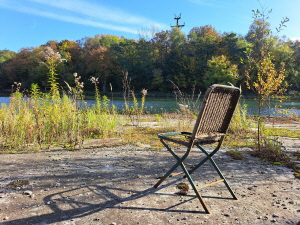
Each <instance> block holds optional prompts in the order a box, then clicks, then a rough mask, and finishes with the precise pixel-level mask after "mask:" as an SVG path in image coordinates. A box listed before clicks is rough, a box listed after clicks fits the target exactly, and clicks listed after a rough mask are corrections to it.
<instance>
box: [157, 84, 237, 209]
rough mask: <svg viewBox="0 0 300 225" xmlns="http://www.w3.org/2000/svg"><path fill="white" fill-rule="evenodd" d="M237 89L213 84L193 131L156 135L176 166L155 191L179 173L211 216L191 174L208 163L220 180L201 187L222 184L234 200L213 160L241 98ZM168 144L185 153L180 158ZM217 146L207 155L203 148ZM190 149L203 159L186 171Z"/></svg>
mask: <svg viewBox="0 0 300 225" xmlns="http://www.w3.org/2000/svg"><path fill="white" fill-rule="evenodd" d="M240 94H241V92H240V89H239V88H236V87H232V86H225V85H218V84H214V85H212V86H211V87H209V88H208V90H207V91H206V93H205V96H204V100H203V103H202V105H201V109H200V112H199V115H198V118H197V121H196V124H195V127H194V130H193V133H190V132H168V133H161V134H158V137H159V138H160V141H161V142H162V144H163V145H164V146H165V147H166V148H167V150H168V151H169V152H170V153H171V154H172V155H173V156H174V158H175V159H176V160H177V162H176V164H175V165H174V166H173V167H172V168H171V169H170V170H169V171H168V172H167V173H166V174H165V175H164V176H163V177H162V178H161V179H160V180H159V181H158V182H157V183H156V184H155V185H154V187H155V188H157V187H158V186H159V185H160V184H161V183H162V182H163V181H164V180H165V179H166V178H167V177H169V176H177V175H180V174H185V176H184V177H185V178H187V179H188V180H189V183H190V184H191V186H192V188H193V190H194V192H195V193H196V196H197V197H198V199H199V201H200V203H201V205H202V206H203V208H204V210H205V212H206V213H210V212H209V209H208V207H207V205H206V204H205V202H204V201H203V198H202V197H201V195H200V194H199V192H198V190H197V188H196V186H195V184H194V181H193V179H192V177H191V174H192V173H193V172H194V171H195V170H197V169H198V168H200V167H201V166H202V165H203V164H204V163H205V162H207V161H210V163H211V164H212V165H213V167H214V169H215V170H216V171H217V173H218V175H219V176H220V178H221V180H218V181H215V182H212V183H210V184H206V185H204V186H203V187H202V188H204V187H208V186H211V185H214V184H217V183H220V182H224V184H225V186H226V187H227V189H228V191H229V192H230V194H231V195H232V197H233V198H234V199H237V198H236V196H235V194H234V192H233V191H232V190H231V188H230V186H229V184H228V183H227V181H226V179H225V177H224V176H223V174H222V173H221V171H220V169H219V168H218V166H217V164H216V163H215V161H214V160H213V158H212V157H213V156H214V154H215V153H216V152H217V151H218V150H219V149H220V147H221V145H222V142H223V140H224V137H225V134H226V132H227V129H228V126H229V123H230V120H231V118H232V116H233V113H234V110H235V108H236V105H237V103H238V100H239V97H240ZM167 142H173V143H176V144H179V145H183V146H185V147H187V150H186V152H185V153H184V154H183V156H181V157H179V156H178V155H177V154H176V153H175V152H174V151H173V150H172V149H171V147H169V146H168V144H167ZM213 143H216V144H217V145H216V147H215V149H214V150H212V151H210V152H207V151H206V150H205V149H204V148H203V147H202V145H205V144H213ZM193 146H196V147H197V148H199V149H200V150H201V151H202V152H203V153H204V154H205V157H203V158H202V160H201V161H200V163H199V164H197V165H195V167H193V168H192V169H191V170H187V168H186V166H185V164H184V160H185V159H187V157H188V156H189V153H190V151H191V149H192V147H193ZM179 166H180V167H181V168H182V170H183V172H180V173H176V174H172V172H173V171H174V170H175V169H176V168H177V167H179Z"/></svg>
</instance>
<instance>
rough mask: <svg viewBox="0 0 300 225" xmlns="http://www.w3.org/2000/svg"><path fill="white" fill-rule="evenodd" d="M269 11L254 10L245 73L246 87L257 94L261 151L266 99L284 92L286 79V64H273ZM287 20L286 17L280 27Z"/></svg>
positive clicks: (258, 140)
mask: <svg viewBox="0 0 300 225" xmlns="http://www.w3.org/2000/svg"><path fill="white" fill-rule="evenodd" d="M270 13H271V10H269V11H268V12H267V13H266V9H265V8H264V7H261V11H259V10H256V11H254V10H253V18H254V21H253V23H252V25H251V26H250V31H249V33H248V35H247V37H248V40H249V41H250V43H251V44H252V47H251V48H248V49H247V51H246V53H247V61H246V64H247V69H246V71H245V76H246V85H247V87H248V88H249V89H252V90H253V91H254V92H255V93H257V98H258V132H257V144H258V150H261V138H262V130H261V109H262V105H263V102H264V100H266V99H269V98H270V96H271V95H276V94H279V93H282V92H283V91H284V90H285V87H284V86H283V81H284V79H285V64H284V63H283V62H282V63H280V67H279V68H276V67H275V64H274V62H273V61H274V57H273V55H272V52H271V43H272V40H273V38H272V32H271V30H270V24H269V23H268V22H267V19H268V15H269V14H270ZM287 21H288V19H287V18H284V20H283V21H281V25H280V27H282V26H285V25H284V24H285V23H286V22H287Z"/></svg>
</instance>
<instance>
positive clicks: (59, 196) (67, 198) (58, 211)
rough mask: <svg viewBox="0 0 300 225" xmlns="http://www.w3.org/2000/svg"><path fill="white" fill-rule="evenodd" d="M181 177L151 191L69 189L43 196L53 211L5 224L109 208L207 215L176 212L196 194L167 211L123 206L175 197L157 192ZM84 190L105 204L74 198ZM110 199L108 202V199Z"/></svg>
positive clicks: (67, 217) (65, 217)
mask: <svg viewBox="0 0 300 225" xmlns="http://www.w3.org/2000/svg"><path fill="white" fill-rule="evenodd" d="M181 179H182V178H178V179H176V180H174V181H172V182H169V183H167V184H165V185H162V186H160V187H158V188H154V187H151V188H148V189H146V190H142V191H136V190H130V189H123V188H117V187H110V186H100V185H87V186H82V187H80V188H74V189H70V190H66V191H63V192H57V193H54V194H51V195H48V196H46V197H44V199H43V201H44V204H45V205H47V206H48V207H49V208H50V209H51V211H52V212H51V213H48V214H43V215H38V216H32V217H28V218H22V219H16V220H12V221H6V222H3V223H2V224H3V225H13V224H34V223H46V224H48V223H56V222H62V221H65V220H70V219H76V218H81V217H85V216H88V215H91V214H94V213H97V212H101V211H102V210H105V209H108V208H116V209H124V210H128V209H130V210H146V211H157V212H177V213H178V212H181V213H199V214H206V213H205V211H204V210H202V211H201V206H199V209H200V211H191V210H181V209H174V208H176V207H177V206H179V205H182V204H185V203H187V202H189V201H191V200H193V199H197V197H196V196H195V195H186V197H188V199H186V200H183V201H180V202H179V203H177V204H175V205H172V206H170V207H167V208H155V207H153V208H151V207H136V206H130V205H129V206H123V205H122V204H124V203H126V202H127V203H128V202H129V201H133V200H136V199H141V198H143V197H146V196H148V195H158V196H163V195H169V196H174V195H175V194H168V193H157V192H158V191H159V190H161V189H164V188H166V187H167V186H171V185H174V184H176V183H177V182H178V180H181ZM83 191H85V193H88V192H89V193H91V194H94V196H97V198H96V197H95V198H94V199H93V201H95V200H96V199H97V200H99V201H101V200H102V201H103V200H104V202H102V203H97V204H94V203H91V202H89V201H86V200H85V201H84V200H78V199H75V197H78V194H74V193H79V192H80V193H81V196H83V195H84V194H83ZM114 192H123V193H129V192H130V193H133V194H132V195H130V196H128V197H120V196H119V195H116V194H114ZM107 196H109V199H107ZM205 198H219V199H227V198H222V197H213V196H205ZM62 204H64V207H63V208H65V206H66V205H67V206H68V208H69V209H63V208H62V207H60V206H61V205H62Z"/></svg>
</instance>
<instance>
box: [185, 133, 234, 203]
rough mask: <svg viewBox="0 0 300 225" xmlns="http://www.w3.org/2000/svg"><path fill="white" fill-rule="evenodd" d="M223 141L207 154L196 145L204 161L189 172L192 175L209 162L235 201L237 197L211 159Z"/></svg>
mask: <svg viewBox="0 0 300 225" xmlns="http://www.w3.org/2000/svg"><path fill="white" fill-rule="evenodd" d="M222 141H223V139H222V140H221V141H220V143H219V144H218V146H217V147H216V148H215V149H214V150H213V151H212V152H211V153H208V152H207V151H206V150H205V149H204V148H202V147H201V146H200V145H198V144H197V145H196V146H197V147H198V148H199V149H200V150H201V151H202V152H203V153H204V154H205V155H206V157H205V158H204V159H202V161H201V162H200V163H199V164H197V165H196V166H195V167H194V168H193V169H192V170H190V171H189V172H190V174H191V173H193V172H194V171H195V170H196V169H198V168H199V167H201V166H202V165H203V164H204V163H205V162H206V161H207V160H209V161H210V162H211V164H212V165H213V167H214V168H215V170H216V171H217V173H218V174H219V176H220V177H221V179H223V182H224V184H225V186H226V188H227V189H228V191H229V192H230V194H231V196H232V197H233V198H234V199H236V200H237V197H236V195H235V193H234V192H233V190H232V189H231V187H230V186H229V184H228V182H227V180H226V178H225V177H224V175H223V174H222V172H221V170H220V169H219V167H218V166H217V164H216V163H215V161H214V159H213V158H212V157H213V155H214V154H215V153H216V152H217V151H218V150H219V149H220V146H221V144H222Z"/></svg>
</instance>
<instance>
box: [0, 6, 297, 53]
mask: <svg viewBox="0 0 300 225" xmlns="http://www.w3.org/2000/svg"><path fill="white" fill-rule="evenodd" d="M261 3H262V4H263V5H264V6H266V7H267V8H268V9H272V10H273V11H272V13H271V15H270V20H269V22H270V23H271V26H272V28H274V30H275V27H276V26H278V24H279V22H280V20H281V19H282V18H283V17H285V16H287V17H288V18H289V19H290V21H289V22H288V24H287V28H286V29H284V30H283V31H282V32H281V33H280V35H285V36H287V37H288V38H290V39H300V16H299V9H300V0H262V1H261ZM259 8H260V6H259V2H258V1H257V0H106V1H104V0H0V25H1V35H0V50H3V49H8V50H12V51H19V50H20V48H23V47H36V46H39V45H42V44H45V43H46V42H47V41H49V40H57V41H61V40H64V39H68V40H78V39H81V38H83V37H91V36H94V35H95V34H112V35H117V36H125V37H126V38H132V39H138V37H139V34H143V35H144V34H145V33H146V31H150V30H151V29H152V30H153V27H154V29H155V30H158V31H160V30H167V29H170V25H174V24H175V20H174V14H177V15H179V14H180V13H181V17H182V19H181V20H180V22H181V23H185V24H186V26H185V27H184V28H183V29H182V31H183V32H184V33H186V34H188V32H189V31H190V30H191V29H192V28H193V27H195V26H203V25H207V24H209V25H212V26H213V27H215V28H216V29H217V31H218V32H221V33H222V32H231V31H233V32H236V33H238V34H242V35H245V34H246V33H247V31H248V29H249V26H250V24H251V22H252V20H253V19H252V12H251V10H252V9H259Z"/></svg>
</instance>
